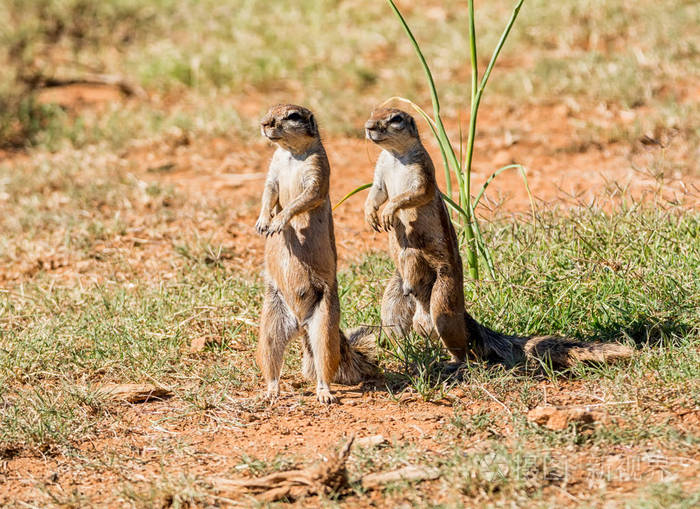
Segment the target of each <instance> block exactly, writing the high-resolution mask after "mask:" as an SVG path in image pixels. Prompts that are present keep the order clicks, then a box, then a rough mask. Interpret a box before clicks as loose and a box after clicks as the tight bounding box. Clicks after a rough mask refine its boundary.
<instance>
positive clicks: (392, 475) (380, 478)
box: [362, 466, 440, 490]
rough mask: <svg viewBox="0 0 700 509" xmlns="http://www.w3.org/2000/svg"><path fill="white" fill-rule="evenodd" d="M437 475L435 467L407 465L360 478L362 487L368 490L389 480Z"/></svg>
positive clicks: (395, 480) (429, 478) (416, 479)
mask: <svg viewBox="0 0 700 509" xmlns="http://www.w3.org/2000/svg"><path fill="white" fill-rule="evenodd" d="M438 477H440V471H439V470H438V469H437V468H428V467H417V466H408V467H404V468H399V469H398V470H392V471H391V472H378V473H376V474H368V475H366V476H364V477H363V478H362V487H363V488H364V489H366V490H369V489H372V488H377V487H379V486H382V485H383V484H387V483H390V482H398V481H412V482H416V481H429V480H432V479H437V478H438Z"/></svg>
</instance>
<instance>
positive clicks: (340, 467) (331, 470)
mask: <svg viewBox="0 0 700 509" xmlns="http://www.w3.org/2000/svg"><path fill="white" fill-rule="evenodd" d="M353 440H354V437H351V438H350V440H348V441H347V442H346V443H345V445H344V446H343V447H342V448H341V449H340V451H338V453H337V454H334V455H332V456H331V457H330V459H329V460H328V461H326V462H324V463H319V464H316V465H314V466H312V467H309V468H307V469H303V470H289V471H287V472H275V473H274V474H270V475H267V476H265V477H261V478H259V479H244V480H240V481H231V480H228V479H211V480H210V482H211V483H212V484H213V485H214V488H216V489H217V490H219V491H223V492H230V493H231V492H232V493H233V494H235V495H242V494H243V493H246V492H247V493H250V494H252V495H253V496H254V497H255V498H257V499H258V500H259V501H261V502H274V501H275V500H281V499H283V498H288V499H290V500H294V499H298V498H301V497H305V496H309V495H321V494H323V495H327V494H329V493H336V492H339V491H341V490H343V489H344V488H345V487H347V485H348V472H347V470H346V468H345V462H346V461H347V460H348V456H349V455H350V446H352V442H353Z"/></svg>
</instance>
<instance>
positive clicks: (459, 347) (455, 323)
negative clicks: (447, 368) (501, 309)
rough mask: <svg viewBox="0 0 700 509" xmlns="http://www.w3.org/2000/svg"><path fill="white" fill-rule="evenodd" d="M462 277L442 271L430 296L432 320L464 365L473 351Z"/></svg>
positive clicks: (456, 358) (454, 354)
mask: <svg viewBox="0 0 700 509" xmlns="http://www.w3.org/2000/svg"><path fill="white" fill-rule="evenodd" d="M463 291H464V290H463V289H462V279H461V277H458V276H455V275H454V274H450V273H449V272H443V271H438V275H437V278H436V280H435V284H434V285H433V288H432V292H431V296H430V316H431V318H432V321H433V324H434V325H435V329H436V331H437V333H438V335H439V336H440V339H441V340H442V342H443V343H444V344H445V347H447V350H448V351H449V352H450V354H451V355H452V358H453V360H454V361H457V362H464V360H465V359H466V357H467V353H468V352H469V349H470V347H471V340H472V339H473V338H471V335H472V334H470V331H468V330H467V324H466V321H465V316H464V315H465V312H464V294H463V293H462V292H463Z"/></svg>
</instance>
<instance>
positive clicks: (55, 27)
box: [0, 0, 700, 148]
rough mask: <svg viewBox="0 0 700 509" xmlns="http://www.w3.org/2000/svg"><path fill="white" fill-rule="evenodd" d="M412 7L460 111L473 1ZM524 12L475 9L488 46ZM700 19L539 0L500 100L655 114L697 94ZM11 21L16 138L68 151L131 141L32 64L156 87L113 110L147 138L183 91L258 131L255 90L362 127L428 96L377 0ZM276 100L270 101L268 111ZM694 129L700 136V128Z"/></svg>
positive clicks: (122, 9) (6, 117) (106, 11)
mask: <svg viewBox="0 0 700 509" xmlns="http://www.w3.org/2000/svg"><path fill="white" fill-rule="evenodd" d="M399 7H400V8H402V10H403V11H405V14H406V17H407V21H408V23H409V25H410V26H411V27H412V29H413V30H414V32H415V35H416V37H417V38H418V40H419V41H430V44H425V45H424V46H425V48H424V50H425V53H426V58H427V60H428V61H429V62H430V63H431V68H432V70H433V73H434V75H435V78H436V81H437V84H438V87H439V88H440V90H441V92H442V94H443V98H442V103H443V104H442V106H443V111H444V112H445V114H446V116H447V117H448V119H449V120H450V122H454V121H455V120H456V119H457V118H458V115H457V112H458V111H460V110H464V109H465V107H466V104H467V102H468V95H469V94H468V91H465V89H464V86H463V85H462V84H461V82H463V81H465V80H464V79H461V78H459V77H460V76H464V75H465V62H467V61H468V45H467V38H466V35H465V33H464V28H465V27H466V26H467V9H466V4H465V3H464V2H461V1H458V0H452V1H450V2H439V3H438V2H434V3H431V4H429V6H428V7H427V8H425V9H423V10H420V9H415V8H410V6H408V5H406V6H402V5H401V3H399ZM511 7H512V5H511V2H505V1H504V2H491V3H488V2H487V3H484V4H483V5H478V6H477V18H476V25H477V31H478V33H479V40H478V51H479V54H480V55H486V54H489V53H490V50H491V48H493V47H494V46H495V43H496V40H497V38H498V36H499V35H500V31H501V29H502V25H503V20H504V19H505V18H506V17H507V14H508V12H509V10H510V8H511ZM698 23H700V8H698V7H697V5H695V3H694V2H689V1H687V0H674V1H672V2H670V3H669V2H666V3H664V4H660V3H658V2H651V1H649V0H644V1H642V2H627V1H623V0H617V1H615V2H605V1H602V0H591V1H588V2H584V3H581V2H563V3H561V2H560V3H552V2H544V1H540V0H537V1H530V2H527V3H526V4H525V7H524V8H523V10H522V12H521V14H520V17H519V20H518V23H517V25H516V27H515V29H514V30H513V32H512V34H511V36H510V39H509V41H508V43H507V44H506V46H505V48H504V50H503V54H502V60H501V65H500V66H499V67H498V68H497V69H496V72H495V73H494V76H493V79H492V81H491V85H490V87H491V88H490V90H489V96H491V97H488V96H487V98H486V106H487V107H489V106H490V105H492V104H498V105H500V104H504V103H505V104H507V105H520V104H527V103H541V102H547V101H551V98H552V97H558V98H561V97H567V98H569V99H570V100H573V101H575V102H578V103H580V107H581V108H583V109H584V110H585V109H587V108H590V107H591V106H592V105H594V104H596V103H598V102H604V103H606V104H608V105H616V106H619V107H621V108H635V107H639V106H649V107H651V108H652V109H654V110H657V109H659V105H660V104H662V103H663V102H664V101H669V100H672V101H674V102H676V103H679V104H682V105H687V104H689V100H688V98H685V97H683V96H682V95H681V96H679V90H680V89H681V88H682V87H684V86H690V85H691V84H692V83H694V82H695V81H697V78H698V76H699V75H700V68H699V67H698V64H697V62H698V61H699V59H698V58H697V57H698V51H699V49H698V48H700V39H699V38H698V35H697V30H694V28H695V27H696V26H697V24H698ZM0 26H2V27H4V28H3V29H2V30H1V31H0V42H1V43H2V44H0V48H1V49H0V63H1V64H2V65H3V67H4V69H6V72H4V73H3V77H2V78H0V105H4V107H3V108H0V111H1V113H0V136H1V138H0V143H2V144H3V145H9V146H24V145H27V144H28V145H40V146H48V147H49V148H55V147H56V145H57V143H58V142H59V141H60V140H68V141H69V142H70V143H73V144H78V145H81V144H85V143H90V144H92V143H96V142H99V139H100V138H102V137H103V138H104V139H106V140H107V141H108V142H110V143H112V142H113V143H116V144H120V143H124V140H123V134H122V135H120V134H119V133H116V132H115V129H114V128H112V127H110V126H109V125H105V123H109V122H110V120H108V119H109V118H110V117H109V116H107V117H106V118H104V117H102V116H100V117H99V118H97V117H95V116H94V115H92V114H91V113H90V112H89V111H84V110H81V109H78V111H68V112H67V114H66V112H61V111H60V109H58V108H51V107H50V108H48V109H47V108H37V107H31V106H30V105H31V104H32V100H33V99H32V98H33V97H34V91H33V90H32V89H31V83H30V84H29V85H28V86H25V85H24V84H23V83H25V82H26V80H24V81H21V82H18V81H17V78H18V77H20V76H26V75H28V74H29V75H31V74H32V73H34V74H36V73H43V74H52V73H53V74H56V75H59V76H71V77H75V76H80V75H81V73H84V72H86V71H87V70H89V71H91V72H92V71H99V72H106V73H111V74H118V75H122V76H125V77H128V78H129V79H130V80H132V81H134V82H136V83H138V84H140V85H142V86H143V87H144V88H145V89H146V90H147V91H148V92H149V93H150V94H151V98H150V101H149V105H148V106H147V107H146V108H145V110H143V109H142V108H133V107H127V108H126V109H124V110H123V111H115V112H114V114H113V116H112V119H113V120H112V122H115V123H117V124H122V123H125V122H126V123H129V124H135V125H136V126H137V129H136V130H135V131H132V136H138V137H142V136H155V135H158V134H160V133H162V131H163V130H164V129H167V127H168V124H169V122H167V121H166V122H164V121H163V119H169V118H171V116H173V115H175V113H173V112H171V111H170V109H171V108H172V104H173V103H174V102H176V103H178V104H177V106H175V110H176V111H178V110H179V111H182V115H184V117H182V118H181V119H180V120H179V121H177V120H176V122H179V123H184V124H188V123H189V124H190V125H191V126H194V127H192V128H193V129H194V132H195V133H198V132H199V128H198V127H197V126H201V125H202V124H203V123H206V119H208V118H210V117H211V115H200V114H198V111H200V110H202V109H204V110H206V109H209V111H211V112H212V113H213V114H215V115H216V114H217V106H220V105H221V104H222V102H223V103H224V104H228V100H229V99H232V98H237V99H239V100H238V101H232V102H231V103H230V106H226V110H225V111H224V112H223V113H219V114H218V117H219V118H220V119H221V121H222V122H227V121H228V120H229V119H231V118H233V119H234V125H233V128H234V129H235V131H237V132H238V133H247V132H256V131H257V129H256V128H255V121H256V120H257V117H256V118H253V119H250V118H248V115H239V114H238V107H239V106H238V105H239V104H240V100H244V101H245V100H248V96H249V95H250V94H251V93H253V92H254V95H255V96H257V95H259V94H270V93H274V94H277V96H278V97H280V96H284V97H286V98H288V100H290V101H296V102H302V103H304V104H307V105H309V106H310V107H311V108H312V109H314V110H318V111H319V112H324V114H323V115H320V116H321V117H322V118H323V125H324V128H325V129H327V130H328V132H332V133H340V134H347V133H351V134H353V135H358V134H359V130H358V126H359V125H360V123H361V121H362V120H363V119H364V118H365V117H366V114H367V112H368V111H369V110H370V109H372V108H373V107H374V106H376V105H377V104H379V103H380V102H381V101H383V100H384V99H386V98H388V97H391V96H394V95H400V96H404V97H409V98H411V99H413V100H414V101H415V102H417V103H418V104H421V105H424V106H426V105H427V104H428V103H429V95H428V91H427V90H426V88H425V86H424V83H423V77H422V70H421V68H420V65H419V64H418V62H417V61H415V59H414V58H413V56H412V49H411V48H410V46H409V45H407V44H403V41H404V38H403V35H402V33H401V27H400V26H399V25H398V24H397V23H396V22H395V20H394V19H393V18H392V16H391V14H390V13H389V12H388V11H387V8H386V6H385V5H384V4H382V3H380V2H371V1H369V0H362V1H360V2H355V3H353V4H352V5H351V4H346V5H343V4H338V5H336V4H333V3H330V4H329V3H327V2H320V1H318V0H304V1H301V2H299V1H291V0H282V1H278V2H276V4H275V8H274V9H266V10H265V11H264V13H263V12H262V7H261V5H260V4H259V3H258V2H254V1H250V0H247V1H242V2H235V3H232V4H222V3H221V2H213V1H210V0H204V1H195V0H188V1H185V2H176V1H171V0H158V1H151V2H135V1H132V0H109V1H106V2H93V1H87V2H86V1H82V0H67V1H64V2H49V1H46V0H31V1H29V2H25V1H19V0H13V1H10V2H5V3H3V6H2V7H0ZM437 26H440V27H441V29H440V30H436V29H435V28H436V27H437ZM299 30H303V33H304V37H299V36H298V35H299ZM105 48H109V49H110V50H109V51H107V50H105ZM445 48H449V51H445ZM671 83H674V84H673V86H669V84H671ZM341 91H342V93H341ZM280 92H281V93H280ZM168 98H176V99H177V100H176V101H173V100H171V99H168ZM691 102H692V101H691ZM186 104H188V105H189V106H187V105H186ZM266 106H267V104H265V103H264V101H262V102H261V104H260V106H259V108H260V111H259V112H258V113H259V114H262V112H263V111H264V110H265V108H266ZM21 112H24V113H21ZM20 113H21V114H20ZM237 115H238V116H239V117H242V118H243V120H242V121H239V120H237ZM18 117H20V122H19V123H17V118H18ZM76 117H77V118H76ZM132 119H133V120H132ZM200 119H202V120H200ZM672 120H673V117H669V116H666V115H664V117H663V118H662V119H660V122H661V123H662V125H663V124H669V123H671V124H673V126H674V127H676V128H684V127H685V126H684V125H681V124H679V123H674V122H672ZM203 121H204V122H203ZM214 123H215V124H216V125H217V126H222V127H223V124H219V122H218V121H216V120H215V121H214ZM142 126H143V127H142ZM229 127H230V126H229ZM94 129H97V132H98V133H99V134H98V135H97V136H95V135H93V131H94ZM216 129H218V130H219V131H220V132H224V131H223V129H222V128H219V127H216ZM652 130H653V126H652ZM103 132H104V134H102V133H103ZM206 132H208V131H207V129H204V133H205V134H206ZM691 139H692V140H695V141H694V143H697V133H695V134H694V135H693V136H692V137H691Z"/></svg>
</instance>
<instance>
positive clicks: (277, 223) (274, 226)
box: [265, 214, 289, 237]
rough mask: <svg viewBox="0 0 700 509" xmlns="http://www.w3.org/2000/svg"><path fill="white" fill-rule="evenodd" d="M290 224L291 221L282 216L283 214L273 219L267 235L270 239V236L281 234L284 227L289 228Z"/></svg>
mask: <svg viewBox="0 0 700 509" xmlns="http://www.w3.org/2000/svg"><path fill="white" fill-rule="evenodd" d="M288 222H289V220H288V219H287V218H286V217H284V216H282V215H281V214H277V215H276V216H275V217H273V218H272V221H270V225H269V226H268V227H267V231H266V232H265V235H266V236H268V237H269V236H270V235H274V234H276V233H279V232H281V231H282V230H284V227H285V226H287V223H288Z"/></svg>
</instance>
